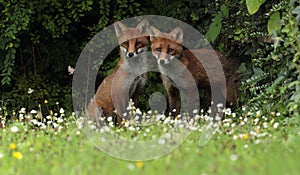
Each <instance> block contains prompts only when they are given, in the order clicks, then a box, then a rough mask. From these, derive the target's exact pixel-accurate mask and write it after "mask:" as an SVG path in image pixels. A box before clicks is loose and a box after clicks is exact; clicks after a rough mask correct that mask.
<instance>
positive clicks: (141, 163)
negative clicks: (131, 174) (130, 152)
mask: <svg viewBox="0 0 300 175" xmlns="http://www.w3.org/2000/svg"><path fill="white" fill-rule="evenodd" d="M135 165H136V166H137V167H138V168H143V166H144V162H142V161H138V162H136V163H135Z"/></svg>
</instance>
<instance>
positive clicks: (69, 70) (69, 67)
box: [68, 66, 75, 75]
mask: <svg viewBox="0 0 300 175" xmlns="http://www.w3.org/2000/svg"><path fill="white" fill-rule="evenodd" d="M74 71H75V69H74V68H73V67H71V66H68V72H69V75H72V74H73V73H74Z"/></svg>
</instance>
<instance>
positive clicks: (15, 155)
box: [13, 151, 23, 160]
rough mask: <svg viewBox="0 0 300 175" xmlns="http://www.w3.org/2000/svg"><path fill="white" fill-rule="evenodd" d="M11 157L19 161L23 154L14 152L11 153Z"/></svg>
mask: <svg viewBox="0 0 300 175" xmlns="http://www.w3.org/2000/svg"><path fill="white" fill-rule="evenodd" d="M13 157H14V158H16V159H19V160H21V159H23V154H22V153H21V152H16V151H14V152H13Z"/></svg>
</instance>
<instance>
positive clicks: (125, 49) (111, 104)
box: [88, 20, 149, 125]
mask: <svg viewBox="0 0 300 175" xmlns="http://www.w3.org/2000/svg"><path fill="white" fill-rule="evenodd" d="M148 25H149V23H148V21H146V20H143V21H141V22H140V23H139V24H138V26H137V27H136V28H129V27H127V26H126V25H124V24H123V23H121V22H116V23H115V30H116V36H117V37H118V42H119V45H120V60H119V62H118V64H117V66H116V67H115V69H114V71H113V73H112V74H110V75H108V76H107V77H106V78H105V79H104V80H103V81H102V83H101V84H100V86H99V87H98V89H97V92H96V94H95V96H94V99H92V100H91V102H90V104H89V106H88V115H89V117H90V118H92V119H94V120H97V118H99V117H100V116H101V113H102V114H104V115H106V116H107V115H113V112H114V110H115V109H116V110H117V114H118V115H117V124H119V125H120V124H121V121H122V118H121V115H122V114H123V113H124V112H125V111H126V107H127V106H128V102H129V101H127V100H126V99H125V97H126V95H128V91H129V97H130V98H133V101H134V104H135V105H136V104H137V102H138V96H139V93H140V91H141V89H142V88H143V86H144V85H145V83H146V78H147V75H146V74H142V75H139V76H138V77H136V78H135V79H134V80H131V79H130V78H129V77H130V76H132V74H133V73H134V72H131V71H134V70H132V64H133V63H132V62H136V61H135V60H137V59H145V55H142V53H144V52H145V51H147V46H148V43H149V41H148V36H145V32H146V30H147V29H148ZM141 66H146V65H141Z"/></svg>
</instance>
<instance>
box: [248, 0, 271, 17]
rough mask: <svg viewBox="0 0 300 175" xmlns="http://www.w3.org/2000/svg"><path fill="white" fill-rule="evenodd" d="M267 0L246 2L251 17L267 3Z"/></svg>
mask: <svg viewBox="0 0 300 175" xmlns="http://www.w3.org/2000/svg"><path fill="white" fill-rule="evenodd" d="M265 1H266V0H246V5H247V9H248V12H249V13H250V15H253V14H254V13H256V12H257V10H258V9H259V7H260V6H261V5H262V4H263V3H264V2H265Z"/></svg>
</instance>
